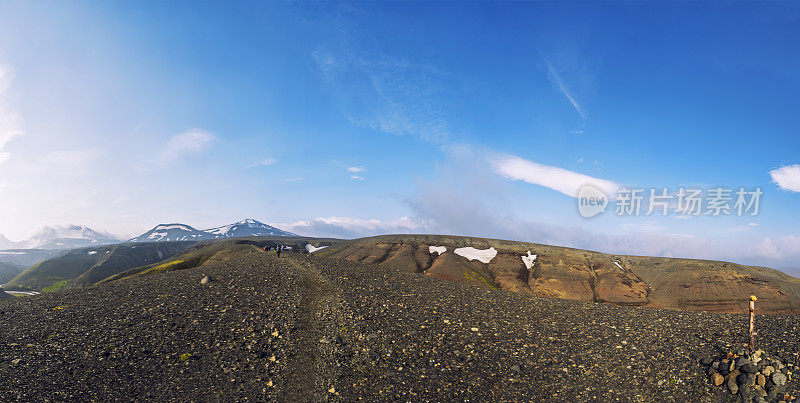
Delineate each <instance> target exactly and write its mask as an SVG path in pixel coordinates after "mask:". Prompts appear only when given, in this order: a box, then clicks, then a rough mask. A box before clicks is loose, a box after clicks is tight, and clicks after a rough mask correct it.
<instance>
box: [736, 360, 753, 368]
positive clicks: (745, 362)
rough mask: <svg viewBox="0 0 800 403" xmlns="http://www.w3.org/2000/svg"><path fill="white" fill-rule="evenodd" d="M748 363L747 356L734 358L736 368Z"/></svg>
mask: <svg viewBox="0 0 800 403" xmlns="http://www.w3.org/2000/svg"><path fill="white" fill-rule="evenodd" d="M749 363H750V360H748V359H747V357H739V358H737V359H736V368H741V367H743V366H745V365H747V364H749Z"/></svg>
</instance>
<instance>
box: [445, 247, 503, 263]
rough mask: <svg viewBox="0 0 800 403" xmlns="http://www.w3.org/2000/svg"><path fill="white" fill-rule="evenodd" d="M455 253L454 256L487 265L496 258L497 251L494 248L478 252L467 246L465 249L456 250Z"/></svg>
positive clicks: (478, 250)
mask: <svg viewBox="0 0 800 403" xmlns="http://www.w3.org/2000/svg"><path fill="white" fill-rule="evenodd" d="M455 252H456V255H459V256H463V257H465V258H467V259H469V260H479V261H481V262H483V263H489V262H491V261H492V259H494V257H495V256H497V249H495V248H489V249H483V250H480V249H475V248H473V247H471V246H468V247H466V248H458V249H456V250H455Z"/></svg>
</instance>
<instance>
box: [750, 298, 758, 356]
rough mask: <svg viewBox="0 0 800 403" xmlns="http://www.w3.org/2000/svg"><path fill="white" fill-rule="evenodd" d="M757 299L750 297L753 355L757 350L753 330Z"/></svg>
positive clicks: (751, 349) (751, 347) (751, 346)
mask: <svg viewBox="0 0 800 403" xmlns="http://www.w3.org/2000/svg"><path fill="white" fill-rule="evenodd" d="M757 300H758V298H756V296H755V295H751V296H750V352H751V353H752V352H753V351H754V350H755V341H754V340H753V338H754V337H753V330H754V329H753V328H754V322H755V317H756V301H757Z"/></svg>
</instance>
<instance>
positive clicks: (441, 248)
mask: <svg viewBox="0 0 800 403" xmlns="http://www.w3.org/2000/svg"><path fill="white" fill-rule="evenodd" d="M434 252H435V253H438V254H440V255H441V254H442V253H445V252H447V247H446V246H429V247H428V253H431V254H432V253H434Z"/></svg>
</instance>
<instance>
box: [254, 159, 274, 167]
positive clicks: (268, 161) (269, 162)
mask: <svg viewBox="0 0 800 403" xmlns="http://www.w3.org/2000/svg"><path fill="white" fill-rule="evenodd" d="M276 162H278V160H277V159H275V158H267V159H263V160H261V161H258V162H254V163H252V164H250V165H248V166H247V167H248V168H254V167H259V166H270V165H272V164H274V163H276Z"/></svg>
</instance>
